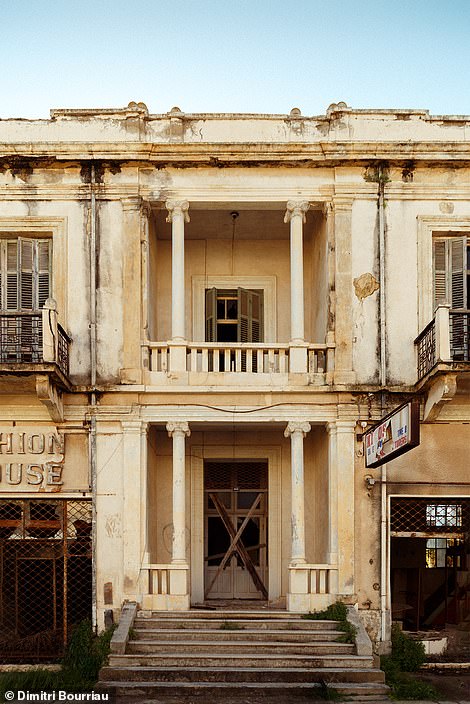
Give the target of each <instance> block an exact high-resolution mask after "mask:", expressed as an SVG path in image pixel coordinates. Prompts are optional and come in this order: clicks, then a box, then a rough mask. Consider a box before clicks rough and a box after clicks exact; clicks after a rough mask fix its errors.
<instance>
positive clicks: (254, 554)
mask: <svg viewBox="0 0 470 704" xmlns="http://www.w3.org/2000/svg"><path fill="white" fill-rule="evenodd" d="M267 522H268V465H267V462H259V461H249V460H243V461H233V460H227V461H223V460H221V461H217V462H213V461H208V462H206V463H205V466H204V525H205V529H204V545H205V569H204V579H205V598H207V599H267V596H268V594H267V590H266V587H265V585H266V584H267V578H268V545H267V538H268V526H267Z"/></svg>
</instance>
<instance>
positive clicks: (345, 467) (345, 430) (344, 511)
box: [336, 420, 356, 594]
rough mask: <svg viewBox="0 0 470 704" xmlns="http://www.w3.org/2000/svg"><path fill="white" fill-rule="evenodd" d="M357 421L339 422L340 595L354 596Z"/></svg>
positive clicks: (337, 439) (337, 444) (337, 427)
mask: <svg viewBox="0 0 470 704" xmlns="http://www.w3.org/2000/svg"><path fill="white" fill-rule="evenodd" d="M355 427H356V422H355V420H338V421H336V457H337V471H338V593H339V594H354V590H355V586H354V443H355Z"/></svg>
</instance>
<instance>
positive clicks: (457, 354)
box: [448, 237, 468, 360]
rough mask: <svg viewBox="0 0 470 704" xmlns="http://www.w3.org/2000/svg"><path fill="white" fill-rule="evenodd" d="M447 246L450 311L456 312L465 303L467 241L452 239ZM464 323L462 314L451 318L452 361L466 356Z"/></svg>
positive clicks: (463, 238)
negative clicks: (450, 294) (450, 292)
mask: <svg viewBox="0 0 470 704" xmlns="http://www.w3.org/2000/svg"><path fill="white" fill-rule="evenodd" d="M448 244H449V262H450V267H449V268H450V284H451V291H452V297H451V302H452V309H453V310H456V309H457V310H458V309H459V308H460V309H462V308H465V307H466V302H467V295H466V283H467V272H466V264H467V239H466V237H454V238H452V239H450V240H449V242H448ZM465 323H466V318H465V317H464V316H463V315H462V314H460V315H453V316H452V317H451V331H452V337H451V340H452V349H451V354H452V359H456V360H457V359H465V354H468V337H467V331H466V324H465ZM466 350H467V352H466Z"/></svg>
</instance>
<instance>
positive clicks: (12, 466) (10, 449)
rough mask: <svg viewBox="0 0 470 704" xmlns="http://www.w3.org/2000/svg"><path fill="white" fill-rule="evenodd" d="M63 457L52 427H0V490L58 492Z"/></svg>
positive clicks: (61, 444)
mask: <svg viewBox="0 0 470 704" xmlns="http://www.w3.org/2000/svg"><path fill="white" fill-rule="evenodd" d="M64 457H65V439H64V435H63V433H61V432H59V431H58V430H57V428H55V427H51V426H47V427H44V426H37V427H33V428H31V427H21V426H15V427H9V428H1V427H0V490H11V489H17V490H18V489H23V491H34V490H39V491H41V490H42V491H60V490H61V487H62V484H63V479H62V472H63V467H64Z"/></svg>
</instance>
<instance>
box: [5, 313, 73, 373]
mask: <svg viewBox="0 0 470 704" xmlns="http://www.w3.org/2000/svg"><path fill="white" fill-rule="evenodd" d="M70 343H71V339H70V337H69V336H68V335H67V333H66V332H65V330H64V329H63V327H62V326H61V325H59V324H58V323H57V319H56V313H55V311H53V310H46V309H45V310H42V311H40V312H28V313H13V312H2V313H0V364H15V365H16V364H43V363H50V362H53V363H56V364H57V366H58V367H59V369H60V370H61V372H62V373H63V374H64V375H65V376H68V374H69V349H70Z"/></svg>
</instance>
